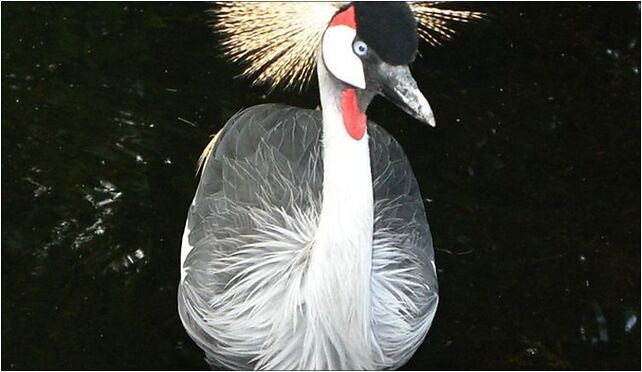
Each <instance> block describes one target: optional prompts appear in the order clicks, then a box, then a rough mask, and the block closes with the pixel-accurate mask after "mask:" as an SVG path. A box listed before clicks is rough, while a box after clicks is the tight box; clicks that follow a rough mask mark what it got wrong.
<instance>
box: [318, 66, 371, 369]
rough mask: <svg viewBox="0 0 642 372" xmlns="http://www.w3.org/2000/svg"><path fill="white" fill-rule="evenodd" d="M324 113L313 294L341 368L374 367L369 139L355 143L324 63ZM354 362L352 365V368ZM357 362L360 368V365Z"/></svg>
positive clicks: (321, 82)
mask: <svg viewBox="0 0 642 372" xmlns="http://www.w3.org/2000/svg"><path fill="white" fill-rule="evenodd" d="M318 73H319V90H320V95H321V106H322V114H323V204H322V207H321V215H320V220H319V227H318V230H317V235H316V240H315V243H314V247H313V249H312V254H311V257H310V263H309V265H310V266H309V277H308V278H309V288H308V290H309V293H310V297H311V298H310V300H311V301H312V303H311V304H310V306H315V307H316V309H318V314H317V311H316V310H311V311H314V312H315V314H314V315H315V316H318V317H319V319H318V327H320V328H322V330H321V332H320V334H321V335H325V337H327V338H329V339H330V342H331V343H332V345H333V346H334V347H335V348H336V349H337V350H336V351H337V355H338V358H337V359H338V360H339V364H340V365H335V366H324V367H325V368H330V369H332V368H340V369H345V368H348V369H362V368H366V369H368V368H372V365H371V363H372V355H371V349H370V316H371V314H370V312H371V307H370V278H371V266H372V239H373V213H374V208H373V190H372V175H371V171H370V151H369V148H368V134H367V133H366V134H365V135H364V136H363V137H362V138H361V139H360V140H355V139H353V138H352V137H351V136H350V135H349V134H348V132H347V130H346V128H345V125H344V123H343V116H342V111H341V92H340V88H339V86H338V84H337V82H336V80H334V78H333V77H332V76H330V74H329V72H328V71H327V70H326V68H325V66H324V63H323V62H322V61H319V62H318ZM348 363H349V364H348ZM355 363H356V364H355Z"/></svg>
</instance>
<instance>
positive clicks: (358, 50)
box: [352, 40, 368, 57]
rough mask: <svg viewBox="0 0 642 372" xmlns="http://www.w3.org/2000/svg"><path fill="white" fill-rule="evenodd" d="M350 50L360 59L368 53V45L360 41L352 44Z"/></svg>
mask: <svg viewBox="0 0 642 372" xmlns="http://www.w3.org/2000/svg"><path fill="white" fill-rule="evenodd" d="M352 50H353V51H354V53H355V54H356V55H358V56H360V57H362V56H365V55H366V53H368V45H366V43H364V42H363V41H361V40H357V41H355V42H354V43H353V44H352Z"/></svg>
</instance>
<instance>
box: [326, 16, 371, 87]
mask: <svg viewBox="0 0 642 372" xmlns="http://www.w3.org/2000/svg"><path fill="white" fill-rule="evenodd" d="M356 35H357V32H356V31H355V30H354V29H352V28H350V27H348V26H342V25H339V26H331V27H328V29H327V30H326V31H325V34H324V35H323V62H324V63H325V67H327V68H328V70H329V71H330V72H331V73H332V75H334V76H335V77H336V78H337V79H339V80H341V81H343V82H345V83H348V84H350V85H352V86H354V87H356V88H359V89H365V88H366V79H365V76H364V75H363V64H362V63H361V59H359V57H357V56H356V55H355V54H354V52H353V51H352V42H353V41H354V38H355V36H356Z"/></svg>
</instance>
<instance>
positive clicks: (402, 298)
mask: <svg viewBox="0 0 642 372" xmlns="http://www.w3.org/2000/svg"><path fill="white" fill-rule="evenodd" d="M321 120H322V119H321V114H320V112H318V111H312V110H305V109H299V108H294V107H289V106H284V105H261V106H255V107H251V108H249V109H247V110H244V111H242V112H241V113H239V114H237V115H235V116H234V117H233V118H232V119H231V120H230V121H229V122H228V123H227V124H226V125H225V127H224V129H223V131H222V132H221V135H220V138H219V139H218V143H217V144H216V147H215V149H214V151H213V152H212V155H211V159H209V161H208V162H207V166H206V167H205V169H204V170H203V174H202V176H201V181H200V183H199V186H198V189H197V192H196V196H195V199H194V202H193V205H192V206H191V207H190V209H189V214H188V220H187V229H186V231H189V233H188V236H187V239H188V242H189V245H190V246H192V247H193V249H192V250H191V251H190V253H189V254H188V255H187V257H186V260H185V263H184V267H185V277H184V279H183V280H182V282H181V284H180V288H179V311H180V316H181V319H182V320H183V323H184V325H185V327H186V329H187V331H188V333H189V334H190V336H191V337H192V338H193V339H194V340H195V341H196V342H197V344H199V346H200V347H201V348H203V349H204V350H205V351H206V355H207V359H208V362H210V363H211V364H213V365H219V366H222V367H226V368H242V369H251V368H255V367H268V368H278V369H291V368H306V365H305V364H301V363H300V361H301V360H303V359H302V358H301V357H300V356H299V355H298V354H297V351H296V348H297V347H298V346H300V345H302V344H303V340H299V339H297V337H300V336H301V335H302V332H300V329H301V328H304V327H306V309H305V303H294V304H293V303H290V300H291V298H290V297H289V296H288V291H292V290H297V288H299V286H304V285H305V280H306V277H305V269H306V265H307V262H308V255H309V251H310V247H311V243H312V240H313V239H314V236H315V235H314V234H315V228H316V224H317V223H318V216H319V213H320V207H321V187H322V186H321V185H322V182H321V180H322V177H323V159H322V157H321V151H322V148H321V143H322V142H321V129H322V121H321ZM368 134H369V144H370V156H371V170H372V177H373V189H374V205H375V216H374V221H375V222H374V241H373V252H372V260H373V262H372V278H371V284H370V290H371V293H372V299H373V302H372V319H371V325H372V340H373V345H372V348H373V355H374V356H375V357H374V361H375V362H374V364H372V365H369V366H368V367H370V368H375V369H382V368H396V367H399V366H401V365H402V364H403V363H405V362H406V361H407V360H408V359H409V358H410V356H411V355H412V354H413V353H414V351H415V350H416V349H417V347H419V345H420V344H421V342H422V340H423V339H424V336H425V335H426V332H427V331H428V328H429V327H430V323H431V322H432V318H433V316H434V313H435V311H436V308H437V302H438V295H437V279H436V272H435V266H434V257H433V247H432V238H431V235H430V230H429V227H428V222H427V220H426V215H425V211H424V206H423V202H422V198H421V195H420V193H419V189H418V186H417V182H416V180H415V177H414V175H413V172H412V169H411V168H410V164H409V162H408V160H407V159H406V156H405V154H404V152H403V149H402V148H401V146H400V145H399V144H398V143H397V142H396V141H395V140H394V138H392V137H391V136H390V135H389V134H388V133H386V132H385V131H384V130H383V129H382V128H381V127H379V126H378V125H376V124H374V123H372V122H369V123H368ZM253 265H256V267H253ZM297 273H300V274H297ZM297 275H298V276H297ZM261 276H263V277H261ZM259 277H261V278H259ZM346 280H349V278H346ZM250 281H251V282H252V283H256V285H257V286H258V287H256V288H247V289H246V288H245V287H243V285H244V284H245V283H249V282H250ZM231 292H234V293H231ZM327 310H328V311H330V312H331V311H332V304H328V309H327ZM231 314H233V316H232V315H231ZM266 314H267V315H266ZM285 314H287V315H285ZM283 316H287V317H291V319H285V320H283V319H280V318H281V317H283ZM232 317H238V318H236V319H234V320H232ZM282 321H285V322H292V324H289V325H279V324H277V323H279V322H282ZM275 327H281V328H282V329H287V330H288V331H287V332H286V334H279V333H278V332H275ZM331 341H332V340H328V342H329V344H330V345H331ZM293 348H294V349H295V350H291V349H293ZM280 354H285V355H280ZM336 355H338V353H336V352H334V353H333V352H330V351H329V352H328V353H327V354H326V357H327V358H328V359H327V360H326V361H325V364H321V366H323V367H325V368H358V367H359V365H358V364H352V363H345V362H344V363H342V361H341V360H332V358H333V356H336ZM274 360H276V362H270V361H274Z"/></svg>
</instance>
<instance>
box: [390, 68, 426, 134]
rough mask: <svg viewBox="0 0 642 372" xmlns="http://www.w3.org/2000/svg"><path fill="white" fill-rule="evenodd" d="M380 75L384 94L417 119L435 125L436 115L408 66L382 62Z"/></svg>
mask: <svg viewBox="0 0 642 372" xmlns="http://www.w3.org/2000/svg"><path fill="white" fill-rule="evenodd" d="M379 74H380V77H381V80H382V83H383V95H384V96H386V98H388V99H389V100H390V101H392V102H393V103H394V104H396V105H397V106H399V107H400V108H401V109H403V110H404V111H405V112H407V113H408V114H409V115H410V116H412V117H414V118H415V119H417V120H419V121H422V122H424V123H426V124H428V125H430V126H431V127H434V126H435V124H436V123H435V115H434V114H433V112H432V108H430V104H429V103H428V100H426V97H424V95H423V94H422V93H421V91H420V90H419V88H418V87H417V82H416V81H415V79H414V78H413V77H412V74H411V73H410V68H409V67H408V66H392V65H389V64H387V63H382V65H381V67H380V72H379Z"/></svg>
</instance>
